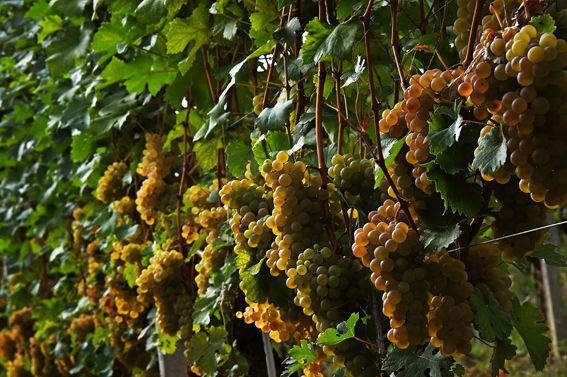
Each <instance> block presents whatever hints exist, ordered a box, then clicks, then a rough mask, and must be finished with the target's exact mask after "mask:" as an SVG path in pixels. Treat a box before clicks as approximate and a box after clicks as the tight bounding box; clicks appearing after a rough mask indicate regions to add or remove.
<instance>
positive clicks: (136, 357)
mask: <svg viewBox="0 0 567 377" xmlns="http://www.w3.org/2000/svg"><path fill="white" fill-rule="evenodd" d="M108 328H109V329H110V331H111V335H110V344H111V345H112V347H113V348H114V350H115V352H116V357H117V359H118V361H120V363H121V364H122V365H124V366H125V367H126V368H129V369H134V368H138V369H142V370H146V369H147V368H148V365H149V364H150V362H151V360H152V356H151V354H150V353H149V352H148V351H147V350H146V341H147V337H141V339H138V338H139V337H140V334H139V330H140V329H137V331H131V329H130V328H129V327H128V326H126V325H125V324H124V323H116V322H110V323H109V324H108ZM148 372H150V373H152V372H153V371H152V370H149V371H148ZM150 375H151V374H150Z"/></svg>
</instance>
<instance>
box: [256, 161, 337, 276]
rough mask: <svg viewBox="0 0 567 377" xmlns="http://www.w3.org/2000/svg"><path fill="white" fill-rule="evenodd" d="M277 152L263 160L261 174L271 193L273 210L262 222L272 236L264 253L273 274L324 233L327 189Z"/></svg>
mask: <svg viewBox="0 0 567 377" xmlns="http://www.w3.org/2000/svg"><path fill="white" fill-rule="evenodd" d="M288 160H289V155H288V154H287V153H286V152H279V153H278V155H277V156H276V159H275V160H274V161H270V160H266V161H265V162H264V164H263V165H262V174H263V176H264V179H265V181H266V186H268V187H269V188H270V189H271V191H272V192H273V210H272V213H271V215H270V216H269V217H267V219H266V225H267V226H268V228H269V229H271V231H272V233H273V234H274V235H275V236H276V238H275V240H274V241H273V242H272V244H271V248H270V249H269V250H268V251H267V252H266V256H267V262H266V263H267V265H268V267H269V268H270V273H271V274H272V275H274V276H277V275H279V274H280V272H282V271H286V270H287V269H288V264H289V265H293V263H294V262H295V261H296V260H297V257H298V255H299V254H300V253H302V252H303V251H304V250H305V249H306V248H308V247H309V246H311V245H313V244H314V243H316V242H318V241H319V239H320V238H321V237H322V236H323V235H324V234H325V231H324V229H325V228H324V225H323V221H322V216H323V208H324V207H323V205H324V203H325V201H327V200H328V199H329V191H328V190H327V189H323V188H322V187H321V185H322V181H321V177H319V176H314V175H310V174H307V167H306V165H305V164H304V163H303V162H292V161H288Z"/></svg>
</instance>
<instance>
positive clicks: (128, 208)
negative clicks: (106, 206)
mask: <svg viewBox="0 0 567 377" xmlns="http://www.w3.org/2000/svg"><path fill="white" fill-rule="evenodd" d="M112 210H113V211H114V212H116V213H118V214H119V215H120V216H122V217H126V216H129V217H132V216H134V212H135V210H136V203H135V202H134V200H133V199H132V198H131V197H129V196H124V197H122V198H121V199H119V200H115V201H114V202H112Z"/></svg>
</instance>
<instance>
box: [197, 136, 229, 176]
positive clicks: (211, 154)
mask: <svg viewBox="0 0 567 377" xmlns="http://www.w3.org/2000/svg"><path fill="white" fill-rule="evenodd" d="M219 148H222V141H221V140H220V138H219V139H211V140H200V141H198V142H196V143H195V145H194V146H193V152H195V155H196V157H197V162H198V163H199V165H200V166H201V168H202V169H203V170H204V171H207V170H211V169H212V168H214V167H215V166H216V164H217V150H218V149H219Z"/></svg>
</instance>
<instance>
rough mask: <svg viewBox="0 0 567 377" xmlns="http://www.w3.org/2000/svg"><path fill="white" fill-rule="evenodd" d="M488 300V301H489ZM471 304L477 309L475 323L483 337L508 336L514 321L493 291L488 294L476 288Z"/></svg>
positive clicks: (491, 339) (489, 338)
mask: <svg viewBox="0 0 567 377" xmlns="http://www.w3.org/2000/svg"><path fill="white" fill-rule="evenodd" d="M487 300H488V302H487ZM470 302H471V305H472V307H473V309H474V311H475V317H474V320H475V324H476V325H477V326H478V331H479V333H480V336H481V337H482V338H483V339H486V340H488V341H491V342H493V341H495V340H496V339H497V338H499V339H504V338H507V337H508V336H509V335H510V333H511V332H512V321H511V318H510V315H509V314H508V313H506V312H505V311H504V310H503V309H502V307H501V306H500V304H499V303H498V301H496V298H494V295H493V294H492V292H490V291H487V294H483V292H482V291H481V290H480V289H478V288H476V289H475V291H474V292H473V295H472V296H471V298H470Z"/></svg>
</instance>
